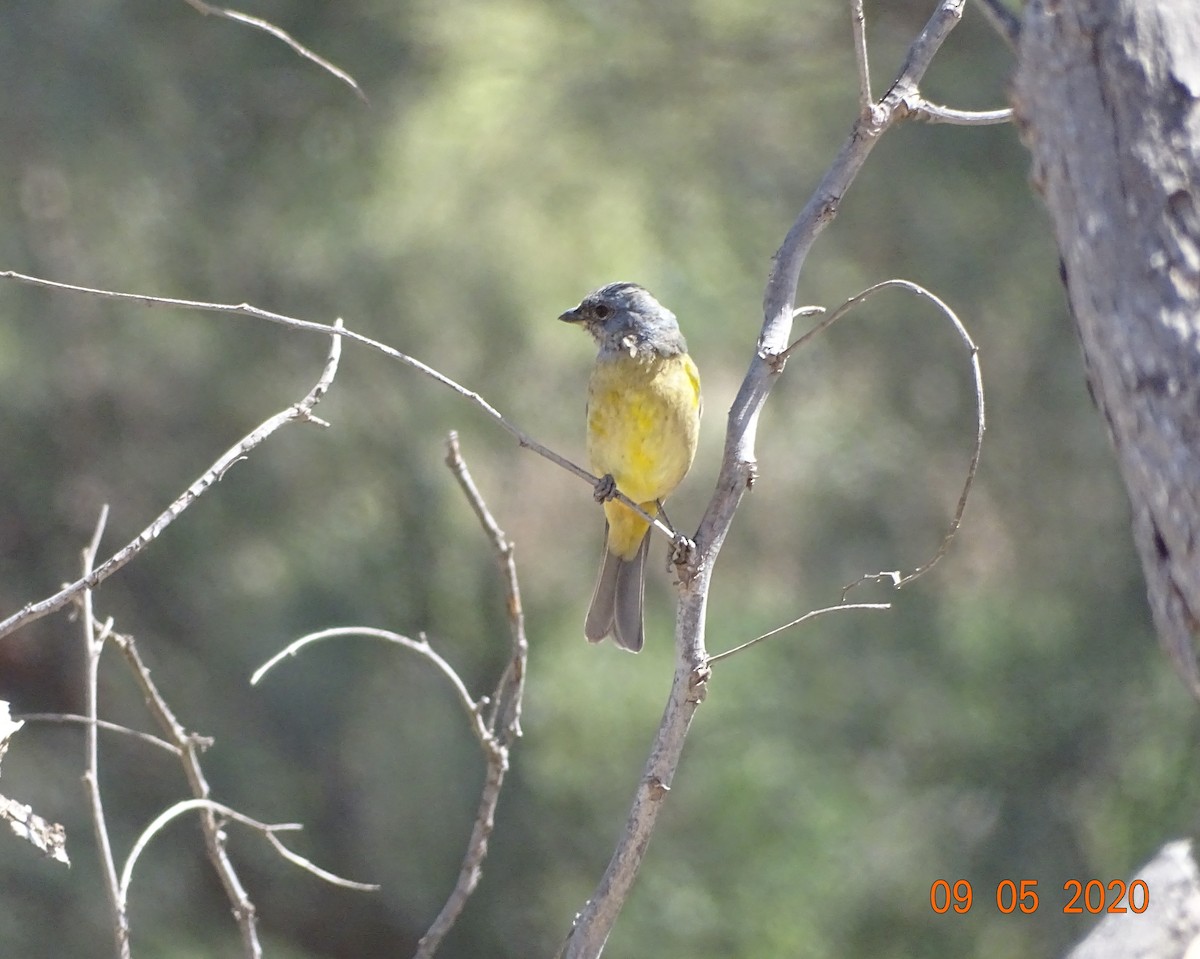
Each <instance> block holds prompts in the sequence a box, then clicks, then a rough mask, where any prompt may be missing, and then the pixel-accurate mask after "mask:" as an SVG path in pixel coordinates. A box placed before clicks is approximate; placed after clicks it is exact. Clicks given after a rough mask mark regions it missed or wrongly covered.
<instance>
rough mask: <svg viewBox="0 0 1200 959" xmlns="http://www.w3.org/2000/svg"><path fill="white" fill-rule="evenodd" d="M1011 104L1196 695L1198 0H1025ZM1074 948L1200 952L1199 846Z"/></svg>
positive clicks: (1084, 954) (1176, 857) (1171, 860)
mask: <svg viewBox="0 0 1200 959" xmlns="http://www.w3.org/2000/svg"><path fill="white" fill-rule="evenodd" d="M1014 106H1015V108H1016V114H1017V120H1018V123H1019V125H1020V127H1021V131H1022V135H1023V137H1024V139H1025V142H1026V144H1027V146H1028V147H1029V149H1030V152H1031V153H1032V155H1033V181H1034V185H1035V186H1036V188H1037V189H1038V190H1039V191H1040V192H1041V194H1042V196H1043V197H1044V199H1045V202H1046V206H1047V208H1048V210H1049V212H1050V217H1051V220H1052V221H1053V226H1054V232H1055V235H1056V237H1057V241H1058V249H1059V254H1060V256H1061V258H1062V271H1063V281H1064V283H1065V284H1066V288H1067V297H1068V300H1069V302H1070V307H1071V312H1072V314H1073V316H1074V319H1075V324H1076V328H1077V330H1078V332H1079V339H1080V343H1081V346H1082V348H1083V355H1084V360H1085V364H1086V367H1087V375H1088V381H1089V383H1090V386H1091V390H1092V395H1093V397H1094V399H1095V401H1096V406H1097V407H1098V408H1099V410H1100V412H1101V414H1102V415H1103V416H1104V419H1105V421H1106V422H1107V424H1108V430H1109V435H1110V436H1111V438H1112V442H1113V446H1114V448H1115V450H1116V453H1117V459H1118V462H1119V464H1120V469H1121V474H1122V477H1123V479H1124V481H1125V485H1126V487H1127V489H1128V491H1129V499H1130V503H1131V505H1132V510H1133V534H1134V541H1135V544H1136V546H1137V550H1138V553H1139V554H1140V556H1141V560H1142V566H1143V569H1144V571H1145V575H1146V585H1147V593H1148V595H1149V599H1150V607H1151V610H1152V612H1153V616H1154V622H1155V626H1156V628H1157V631H1158V635H1159V638H1160V640H1161V642H1162V644H1163V647H1164V648H1165V649H1166V650H1167V652H1168V653H1169V655H1170V656H1171V659H1172V660H1173V661H1174V663H1175V666H1176V667H1177V669H1178V670H1179V672H1180V674H1181V675H1182V676H1183V678H1184V680H1185V681H1186V682H1187V684H1188V687H1189V688H1190V689H1191V691H1192V694H1193V695H1194V696H1196V697H1197V698H1200V674H1198V671H1197V641H1198V638H1200V212H1198V206H1200V203H1198V201H1200V197H1198V195H1197V193H1198V191H1200V2H1197V0H1032V2H1031V3H1030V4H1029V5H1028V7H1027V8H1026V11H1025V17H1024V20H1023V24H1022V30H1021V40H1020V44H1019V47H1018V69H1017V76H1016V81H1015V84H1014ZM1140 875H1141V877H1142V878H1144V879H1145V880H1146V882H1147V884H1148V886H1149V889H1150V903H1151V908H1150V909H1148V910H1147V911H1146V912H1145V913H1144V914H1134V913H1127V914H1125V915H1124V916H1120V917H1109V918H1106V920H1105V921H1104V922H1102V923H1100V924H1099V925H1098V926H1097V927H1096V929H1095V930H1094V931H1093V932H1092V934H1091V935H1090V936H1089V937H1088V938H1087V939H1086V940H1085V941H1084V942H1082V943H1081V944H1080V945H1079V946H1078V947H1076V949H1075V950H1074V951H1073V952H1072V953H1071V956H1070V959H1110V957H1118V956H1119V957H1146V959H1150V957H1153V959H1165V957H1181V956H1184V955H1185V954H1186V955H1188V956H1196V955H1200V945H1194V944H1197V943H1200V939H1198V938H1197V936H1198V934H1200V874H1198V872H1197V867H1196V863H1195V860H1194V858H1193V856H1192V851H1191V847H1190V844H1188V843H1171V844H1168V845H1167V846H1164V848H1163V850H1162V851H1161V852H1160V853H1159V855H1158V856H1157V857H1156V858H1155V860H1154V861H1153V862H1152V863H1151V864H1150V865H1149V866H1147V867H1146V869H1145V870H1143V872H1142V873H1141V874H1140Z"/></svg>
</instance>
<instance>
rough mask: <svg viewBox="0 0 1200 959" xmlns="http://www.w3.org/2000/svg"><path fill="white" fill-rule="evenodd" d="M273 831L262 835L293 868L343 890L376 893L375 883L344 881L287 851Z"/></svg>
mask: <svg viewBox="0 0 1200 959" xmlns="http://www.w3.org/2000/svg"><path fill="white" fill-rule="evenodd" d="M275 832H276V830H275V829H268V830H266V831H265V832H264V833H263V836H264V837H266V840H267V842H269V843H270V844H271V845H272V846H274V847H275V851H276V852H277V853H279V855H281V856H282V857H283V858H284V859H286V860H287V861H288V862H290V863H291V864H292V865H293V866H299V867H300V868H301V869H303V870H304V871H305V872H310V873H312V874H313V875H314V876H316V877H317V878H318V879H321V880H323V881H324V882H327V883H329V884H330V885H331V886H341V887H342V888H343V889H353V890H355V891H356V892H378V891H379V889H380V886H379V884H378V883H375V882H355V881H354V880H353V879H346V878H345V877H344V876H339V875H337V874H336V873H332V872H330V871H329V870H328V869H322V868H321V867H320V866H318V865H317V864H316V863H315V862H313V861H312V860H311V859H305V858H304V857H303V856H301V855H300V854H299V853H298V852H294V851H292V850H291V849H288V847H287V846H285V845H284V844H283V840H282V839H280V838H279V837H278V836H277V835H275Z"/></svg>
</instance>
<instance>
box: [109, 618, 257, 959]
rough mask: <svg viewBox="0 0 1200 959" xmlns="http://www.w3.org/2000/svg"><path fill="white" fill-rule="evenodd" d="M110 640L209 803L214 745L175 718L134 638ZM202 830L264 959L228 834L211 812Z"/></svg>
mask: <svg viewBox="0 0 1200 959" xmlns="http://www.w3.org/2000/svg"><path fill="white" fill-rule="evenodd" d="M111 636H112V641H113V644H114V645H115V646H116V647H117V649H119V650H120V651H121V655H122V656H124V658H125V662H126V663H127V665H128V666H129V670H130V672H131V673H132V674H133V677H134V680H135V681H136V682H137V684H138V686H139V688H140V689H141V691H142V697H143V699H144V700H145V702H146V706H147V708H148V709H149V710H150V714H151V716H153V717H154V720H155V722H157V723H158V726H159V728H160V729H161V730H162V731H163V732H164V733H165V734H166V735H167V736H168V738H169V739H170V741H171V742H172V743H174V746H175V749H176V750H177V751H178V753H179V757H180V761H181V762H182V764H183V775H184V777H185V778H186V779H187V781H188V786H189V787H190V788H191V790H192V795H193V797H195V801H199V802H208V801H209V800H208V797H209V796H210V795H211V792H212V790H211V789H209V786H208V780H207V779H206V778H205V776H204V770H203V769H201V767H200V755H199V754H200V752H201V751H203V750H204V749H206V748H207V747H208V746H209V745H210V744H211V740H210V739H208V738H206V737H202V736H195V735H193V734H191V733H189V732H188V731H187V730H186V729H185V728H184V727H183V724H182V723H180V722H179V720H178V719H177V718H176V717H175V713H174V712H173V711H172V710H171V707H170V706H168V705H167V701H166V699H165V698H164V697H163V695H162V693H160V692H159V690H158V687H157V686H156V685H155V683H154V680H153V679H152V678H151V676H150V670H149V669H148V668H147V666H146V664H145V663H144V662H143V661H142V657H141V654H140V653H139V652H138V649H137V644H136V643H135V642H134V641H133V637H132V636H123V635H121V634H120V633H116V632H114V633H112V634H111ZM200 830H201V833H202V834H203V836H204V846H205V851H206V852H207V854H208V859H209V862H211V863H212V866H213V870H214V871H215V872H216V874H217V878H218V879H219V880H220V881H221V887H222V888H223V889H224V890H225V896H226V898H227V899H228V900H229V905H230V907H231V910H232V912H233V916H234V919H235V920H236V921H237V924H238V930H239V932H240V933H241V936H242V949H243V951H244V953H245V955H246V956H247V959H261V956H262V954H263V952H262V944H261V943H260V942H259V938H258V920H257V912H256V910H255V908H254V903H253V902H251V901H250V896H249V894H247V892H246V889H245V887H244V886H243V885H242V882H241V879H239V878H238V874H237V872H236V870H235V869H234V868H233V863H232V862H231V861H230V859H229V856H228V854H227V853H226V851H225V833H224V831H223V830H222V829H221V824H220V823H219V822H218V821H217V817H216V816H215V815H214V814H213V811H212V810H211V809H203V811H202V812H201V815H200ZM132 869H133V865H132V862H127V863H126V865H125V870H126V872H127V873H131V872H132ZM123 883H124V885H123V888H124V889H126V891H127V888H128V881H126V880H123ZM123 894H124V893H123Z"/></svg>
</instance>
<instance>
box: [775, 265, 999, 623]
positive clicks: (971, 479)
mask: <svg viewBox="0 0 1200 959" xmlns="http://www.w3.org/2000/svg"><path fill="white" fill-rule="evenodd" d="M889 289H898V290H904V291H905V292H908V293H912V294H913V295H914V296H919V297H922V298H924V299H926V300H929V302H931V303H932V304H933V305H934V306H936V307H937V308H938V309H939V310H940V311H941V313H942V315H943V316H945V317H946V318H947V319H948V320H949V321H950V322H951V323H952V324H953V325H954V329H955V331H956V332H957V333H958V336H959V339H961V340H962V341H963V344H964V345H965V346H966V347H967V350H968V353H969V356H970V363H971V377H972V379H973V381H974V385H975V445H974V448H973V449H972V450H971V462H970V463H969V464H968V466H967V475H966V478H965V479H964V480H963V486H962V491H961V492H960V493H959V496H958V503H957V504H956V506H955V508H954V516H953V518H952V519H951V520H950V527H949V529H948V530H947V531H946V534H945V536H943V537H942V541H941V543H939V544H938V548H937V550H936V551H935V552H934V554H933V556H931V557H930V558H929V559H928V560H927V561H926V562H925V563H923V564H921V565H920V566H918V567H917V568H916V569H914V570H912V571H911V572H909V573H904V574H902V573H901V572H900V571H899V570H891V571H884V572H879V573H868V574H866V575H865V576H862V577H860V578H859V579H857V580H855V581H854V582H853V583H850V584H849V585H847V586H846V587H845V588H844V589H843V590H842V602H843V603H844V602H845V601H846V594H847V593H849V592H850V590H852V589H854V588H855V587H856V586H858V585H860V584H861V583H865V582H875V581H878V580H881V579H886V580H890V581H891V582H892V585H893V586H895V588H896V589H900V588H901V587H903V586H906V585H908V584H909V583H911V582H912V581H913V580H915V579H917V578H919V577H921V576H924V575H925V574H926V573H928V572H929V571H930V570H931V569H933V567H934V566H936V565H937V564H938V563H939V562H940V561H941V559H942V557H943V556H945V555H946V552H947V551H948V550H949V549H950V544H951V543H952V542H954V537H955V536H956V535H957V534H958V530H959V527H960V526H961V525H962V518H963V514H964V513H965V512H966V509H967V500H968V499H969V498H970V495H971V487H972V486H973V485H974V483H975V474H976V473H977V472H978V471H979V459H980V457H981V456H982V455H983V434H984V432H985V431H986V430H987V415H986V406H985V404H984V396H983V371H982V370H981V369H980V366H979V347H977V346H976V345H975V341H974V340H972V339H971V334H970V333H968V332H967V328H966V327H965V326H963V323H962V320H960V319H959V318H958V315H957V314H956V313H955V312H954V310H952V309H951V308H950V307H949V305H947V304H946V302H945V301H944V300H942V299H941V298H940V297H939V296H937V295H936V294H934V293H931V292H930V291H929V290H927V289H925V287H923V286H920V285H919V284H917V283H913V282H911V281H910V280H899V279H893V280H884V281H883V282H881V283H876V284H875V285H874V286H869V287H867V289H865V290H863V291H862V292H861V293H856V294H855V295H854V296H852V297H850V298H849V299H848V300H847V301H846V302H845V303H843V304H842V305H841V306H839V307H838V308H837V309H836V310H834V311H833V312H832V313H830V314H828V315H827V316H826V317H824V318H823V319H822V321H821V322H820V323H819V324H817V326H815V327H814V328H813V329H811V330H809V331H808V332H807V333H805V334H804V335H803V336H802V337H800V338H799V339H798V340H796V342H795V343H793V344H792V345H791V346H789V347H788V348H787V350H785V351H784V353H785V355H786V354H790V353H791V352H792V351H793V350H795V349H796V348H797V347H799V346H800V345H801V344H803V343H805V342H807V341H808V340H809V339H810V338H811V337H812V336H814V335H815V334H817V333H819V332H821V331H822V330H826V329H828V328H829V326H830V325H831V324H832V323H834V322H835V321H836V320H838V319H840V318H841V317H843V316H845V315H846V314H847V313H848V312H849V311H850V310H851V309H852V308H853V307H855V306H858V305H859V304H861V303H864V302H866V301H867V300H869V299H870V298H871V297H872V296H874V295H875V294H876V293H879V292H880V291H881V290H889Z"/></svg>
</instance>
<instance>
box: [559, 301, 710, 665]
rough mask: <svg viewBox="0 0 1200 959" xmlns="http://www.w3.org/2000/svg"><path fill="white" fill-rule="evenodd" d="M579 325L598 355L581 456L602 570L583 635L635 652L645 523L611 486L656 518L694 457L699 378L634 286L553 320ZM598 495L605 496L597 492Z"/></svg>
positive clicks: (665, 318)
mask: <svg viewBox="0 0 1200 959" xmlns="http://www.w3.org/2000/svg"><path fill="white" fill-rule="evenodd" d="M559 319H560V320H565V321H566V322H568V323H579V324H582V326H583V327H584V329H586V330H587V331H588V332H589V333H591V334H592V337H593V338H594V339H595V340H596V343H597V344H598V345H599V347H600V352H599V354H598V355H597V356H596V366H595V368H594V369H593V370H592V376H591V380H590V381H589V383H588V401H587V454H588V459H589V460H590V462H591V468H592V472H593V473H595V474H596V475H597V476H600V477H601V478H603V479H604V480H605V481H606V483H605V484H602V486H601V487H600V489H598V491H597V499H605V500H606V501H605V503H604V517H605V520H606V523H605V529H604V561H603V563H602V565H601V566H600V577H599V579H598V580H597V581H596V591H595V593H594V594H593V595H592V604H591V607H590V608H589V609H588V614H587V619H586V621H585V622H584V627H583V633H584V635H585V636H586V637H587V638H588V640H589V641H590V642H593V643H597V642H599V641H600V640H602V639H604V638H605V637H606V636H609V635H611V636H612V637H613V639H614V640H615V641H616V643H617V645H618V646H621V647H623V648H624V649H627V650H629V651H630V652H634V653H636V652H637V651H638V650H639V649H641V648H642V644H643V642H644V641H645V632H644V629H643V626H642V595H643V592H644V588H645V565H646V550H647V549H648V548H649V545H650V537H649V536H648V535H647V533H648V531H649V524H648V523H647V522H646V520H644V519H643V518H642V517H641V516H639V515H638V514H637V513H635V512H634V511H633V510H631V509H630V508H629V507H628V506H626V505H625V504H624V503H621V502H620V501H619V500H615V499H607V498H606V493H608V494H609V495H611V490H612V488H613V487H614V486H615V488H616V489H617V490H619V491H620V492H622V493H624V494H625V495H626V496H628V497H629V498H630V499H631V500H633V502H635V503H638V504H640V505H641V507H642V509H644V510H645V511H646V512H647V513H649V514H650V515H651V516H655V515H656V514H657V513H658V511H659V509H660V508H661V506H662V501H663V500H665V499H666V498H667V497H668V496H669V495H670V494H671V493H672V492H673V491H674V490H675V487H676V486H678V485H679V483H680V481H681V480H682V479H683V477H684V475H685V474H686V473H687V471H688V469H689V468H690V467H691V465H692V458H693V457H694V456H695V455H696V440H697V438H698V436H699V433H700V374H699V372H698V371H697V370H696V364H695V363H693V362H692V358H691V357H690V356H688V352H687V343H686V341H685V340H684V338H683V334H682V333H680V332H679V324H678V323H677V322H676V321H675V314H674V313H672V312H671V311H670V310H668V309H666V307H664V306H662V305H661V304H660V303H659V302H658V300H656V299H655V298H654V297H653V296H651V295H650V294H649V293H648V292H646V290H644V289H643V288H642V287H640V286H638V285H637V284H636V283H610V284H609V285H608V286H604V287H601V288H600V289H598V290H596V291H595V292H594V293H589V294H588V295H587V296H586V297H584V299H583V302H581V303H580V304H579V305H578V306H577V307H575V308H574V309H573V310H567V312H566V313H563V314H562V316H560V317H559ZM605 486H607V487H608V489H607V490H606V489H605Z"/></svg>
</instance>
